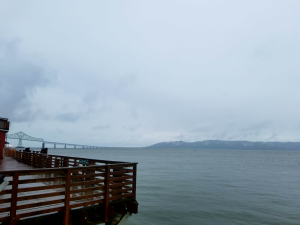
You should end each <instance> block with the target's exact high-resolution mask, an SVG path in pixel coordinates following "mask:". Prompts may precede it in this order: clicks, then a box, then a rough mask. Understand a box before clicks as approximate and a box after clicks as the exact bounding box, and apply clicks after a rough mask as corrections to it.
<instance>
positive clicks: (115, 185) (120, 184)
mask: <svg viewBox="0 0 300 225" xmlns="http://www.w3.org/2000/svg"><path fill="white" fill-rule="evenodd" d="M128 184H133V181H127V182H123V183H117V184H115V183H113V184H111V185H109V187H110V188H115V187H120V186H125V185H128Z"/></svg>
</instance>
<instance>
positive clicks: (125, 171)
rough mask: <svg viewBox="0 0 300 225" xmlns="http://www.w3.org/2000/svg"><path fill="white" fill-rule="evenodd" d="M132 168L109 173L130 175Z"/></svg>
mask: <svg viewBox="0 0 300 225" xmlns="http://www.w3.org/2000/svg"><path fill="white" fill-rule="evenodd" d="M133 172H134V170H120V171H117V172H111V173H110V174H111V175H123V174H124V175H128V176H130V175H131V174H130V173H133Z"/></svg>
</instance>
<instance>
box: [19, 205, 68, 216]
mask: <svg viewBox="0 0 300 225" xmlns="http://www.w3.org/2000/svg"><path fill="white" fill-rule="evenodd" d="M63 209H64V206H60V207H54V208H47V209H45V208H41V209H39V210H36V211H31V212H27V213H20V214H18V215H17V219H21V218H24V217H29V216H35V215H40V214H46V213H51V212H57V211H62V210H63Z"/></svg>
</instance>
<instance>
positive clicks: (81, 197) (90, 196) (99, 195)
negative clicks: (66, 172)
mask: <svg viewBox="0 0 300 225" xmlns="http://www.w3.org/2000/svg"><path fill="white" fill-rule="evenodd" d="M104 194H105V192H101V193H97V194H91V195H80V196H76V197H72V198H70V201H76V200H81V199H87V198H95V197H101V196H104Z"/></svg>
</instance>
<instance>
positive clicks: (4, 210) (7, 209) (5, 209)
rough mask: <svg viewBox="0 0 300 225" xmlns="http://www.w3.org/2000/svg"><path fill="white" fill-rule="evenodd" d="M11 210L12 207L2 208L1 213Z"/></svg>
mask: <svg viewBox="0 0 300 225" xmlns="http://www.w3.org/2000/svg"><path fill="white" fill-rule="evenodd" d="M10 209H11V207H6V208H0V213H3V212H9V211H10Z"/></svg>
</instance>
